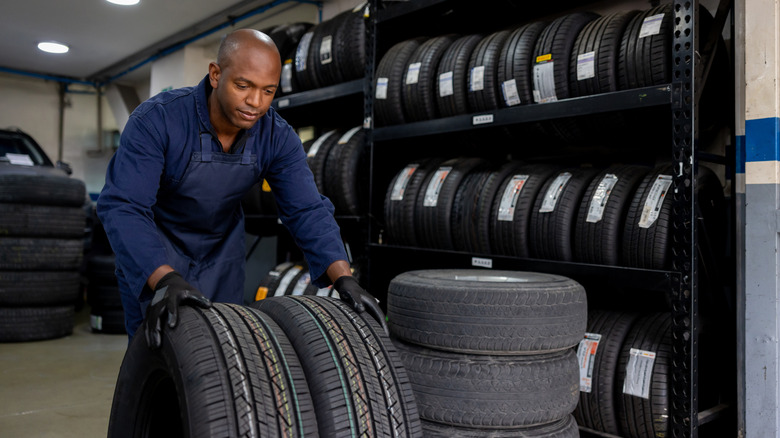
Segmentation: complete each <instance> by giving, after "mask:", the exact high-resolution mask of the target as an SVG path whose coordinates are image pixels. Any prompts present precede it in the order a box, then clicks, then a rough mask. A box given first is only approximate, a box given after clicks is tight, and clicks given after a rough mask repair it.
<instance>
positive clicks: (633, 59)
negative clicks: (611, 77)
mask: <svg viewBox="0 0 780 438" xmlns="http://www.w3.org/2000/svg"><path fill="white" fill-rule="evenodd" d="M659 14H664V17H663V20H662V21H661V28H660V31H659V32H658V34H655V35H650V36H646V37H644V38H639V34H640V32H641V30H642V24H643V23H644V20H645V18H648V17H652V16H655V15H659ZM674 20H675V18H674V11H673V7H672V5H671V4H663V5H659V6H656V7H654V8H652V9H648V10H646V11H643V12H641V13H639V14H637V15H635V16H634V17H633V18H632V19H631V21H630V22H629V23H628V27H626V29H625V31H624V32H623V38H622V39H621V42H620V56H619V59H618V83H619V85H620V89H621V90H629V89H632V88H640V87H649V86H651V85H660V84H667V83H669V82H671V79H672V32H673V31H674Z"/></svg>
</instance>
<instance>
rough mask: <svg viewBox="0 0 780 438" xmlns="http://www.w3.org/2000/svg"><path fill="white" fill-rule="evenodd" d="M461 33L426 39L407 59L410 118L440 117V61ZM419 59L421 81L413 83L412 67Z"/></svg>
mask: <svg viewBox="0 0 780 438" xmlns="http://www.w3.org/2000/svg"><path fill="white" fill-rule="evenodd" d="M456 38H457V35H454V34H449V35H443V36H440V37H435V38H431V39H429V40H428V41H425V42H424V43H423V44H422V45H420V47H418V48H417V50H415V51H414V53H413V54H412V56H411V57H410V58H409V59H408V60H407V61H406V67H405V73H404V78H403V88H402V93H401V95H402V97H401V100H402V102H403V107H404V115H405V117H404V118H405V119H406V121H407V122H415V121H421V120H430V119H435V118H436V117H438V110H437V109H436V83H437V82H438V80H439V78H438V76H436V71H437V68H438V67H439V62H440V61H441V58H442V56H444V52H445V51H446V50H447V48H448V47H449V46H450V45H451V44H452V43H453V41H455V39H456ZM418 63H419V67H418V68H419V72H418V77H417V82H412V83H409V78H408V77H407V76H408V74H409V69H410V67H411V66H412V65H413V64H418Z"/></svg>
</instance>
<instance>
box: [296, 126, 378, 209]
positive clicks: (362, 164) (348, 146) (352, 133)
mask: <svg viewBox="0 0 780 438" xmlns="http://www.w3.org/2000/svg"><path fill="white" fill-rule="evenodd" d="M369 157H370V155H369V151H368V148H367V146H366V131H365V130H364V129H363V127H362V126H355V127H353V128H351V129H349V130H347V131H345V132H342V131H339V130H330V131H327V132H325V133H323V134H322V135H320V136H319V137H317V139H316V140H314V142H313V143H312V144H311V146H310V147H309V148H308V150H307V158H306V160H307V162H308V163H309V168H310V169H311V171H312V173H313V174H314V182H315V183H316V184H317V188H318V189H319V191H320V193H321V194H323V195H325V196H327V197H328V199H330V200H331V201H332V202H333V205H334V206H335V207H336V214H338V215H351V216H357V215H361V214H363V213H365V212H366V211H368V198H369V184H368V179H369Z"/></svg>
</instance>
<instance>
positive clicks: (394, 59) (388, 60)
mask: <svg viewBox="0 0 780 438" xmlns="http://www.w3.org/2000/svg"><path fill="white" fill-rule="evenodd" d="M423 41H425V39H424V38H414V39H410V40H406V41H401V42H400V43H398V44H396V45H394V46H392V47H390V50H388V51H387V53H385V55H384V56H383V57H382V59H381V60H380V61H379V65H377V68H376V79H375V81H374V85H375V91H376V93H375V95H374V117H375V118H376V126H387V125H399V124H402V123H404V122H406V118H405V117H404V105H403V99H402V96H401V94H402V92H403V91H402V90H403V88H404V73H405V71H404V68H405V67H406V65H407V61H408V60H409V57H411V56H412V55H413V54H414V52H415V51H416V50H417V48H418V47H420V44H422V43H423Z"/></svg>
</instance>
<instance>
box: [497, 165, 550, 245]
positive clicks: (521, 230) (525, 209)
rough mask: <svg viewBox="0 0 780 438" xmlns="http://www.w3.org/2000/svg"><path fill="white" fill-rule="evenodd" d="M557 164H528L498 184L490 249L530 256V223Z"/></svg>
mask: <svg viewBox="0 0 780 438" xmlns="http://www.w3.org/2000/svg"><path fill="white" fill-rule="evenodd" d="M558 169H559V167H558V166H552V165H545V164H535V165H525V166H522V167H520V168H519V169H517V171H516V172H514V173H512V174H510V175H508V176H507V177H506V178H504V179H503V180H502V181H501V183H500V184H499V189H498V193H496V198H495V200H494V202H493V209H492V210H491V212H490V223H491V235H490V249H491V251H492V252H493V253H495V254H498V255H507V256H515V257H523V258H528V257H530V254H531V251H530V249H529V246H528V245H529V244H528V241H529V232H530V230H529V228H530V226H529V224H530V223H531V214H532V212H533V205H534V202H535V201H536V197H537V196H538V193H539V191H540V190H541V189H542V186H543V185H544V183H545V182H546V181H547V179H548V178H549V177H550V176H551V175H552V174H553V173H554V172H556V171H558Z"/></svg>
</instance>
